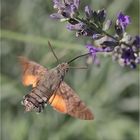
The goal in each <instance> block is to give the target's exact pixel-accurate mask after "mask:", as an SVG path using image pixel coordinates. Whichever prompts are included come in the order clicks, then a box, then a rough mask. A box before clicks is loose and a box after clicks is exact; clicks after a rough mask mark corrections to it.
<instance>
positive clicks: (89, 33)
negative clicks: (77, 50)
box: [51, 0, 140, 68]
mask: <svg viewBox="0 0 140 140" xmlns="http://www.w3.org/2000/svg"><path fill="white" fill-rule="evenodd" d="M53 3H54V8H55V9H57V13H54V14H52V15H51V17H52V18H55V19H60V20H61V21H62V20H63V21H67V22H68V24H67V26H66V27H67V29H68V30H70V31H75V32H76V36H77V37H79V36H86V37H90V39H92V41H93V40H94V43H95V44H96V45H97V46H99V47H98V48H97V47H95V44H94V46H93V45H91V44H88V45H86V48H87V49H88V51H89V53H90V56H92V58H93V60H94V63H96V62H99V60H98V59H97V53H99V52H102V53H110V54H112V58H113V60H115V61H118V62H119V64H120V65H122V66H129V67H131V68H136V66H137V64H140V37H139V36H135V37H133V36H131V35H130V34H127V33H126V27H127V26H128V25H129V24H130V22H131V21H130V17H129V16H128V15H125V14H123V13H122V12H119V14H118V16H117V20H116V23H115V26H111V25H112V21H111V20H109V19H106V17H107V14H106V11H105V10H104V9H101V10H98V11H95V10H92V9H91V8H90V7H89V6H88V5H87V6H85V9H84V12H85V17H83V18H80V16H79V15H80V13H79V11H78V10H79V9H78V8H79V4H80V0H53ZM110 27H115V34H113V35H111V34H109V33H107V30H108V29H110Z"/></svg>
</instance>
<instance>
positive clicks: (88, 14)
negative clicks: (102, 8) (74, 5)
mask: <svg viewBox="0 0 140 140" xmlns="http://www.w3.org/2000/svg"><path fill="white" fill-rule="evenodd" d="M85 14H86V17H87V18H91V17H92V16H93V11H92V10H91V8H90V7H89V6H88V5H87V6H85Z"/></svg>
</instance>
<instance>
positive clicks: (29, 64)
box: [19, 56, 47, 87]
mask: <svg viewBox="0 0 140 140" xmlns="http://www.w3.org/2000/svg"><path fill="white" fill-rule="evenodd" d="M19 61H20V64H21V66H22V83H23V85H25V86H29V85H32V86H33V87H35V86H36V83H37V81H38V79H39V77H40V76H41V75H43V74H44V73H45V72H46V71H47V69H46V68H45V67H43V66H41V65H39V64H37V63H36V62H34V61H30V60H28V59H27V58H25V57H23V56H20V57H19Z"/></svg>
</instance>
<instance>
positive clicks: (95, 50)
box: [86, 44, 104, 65]
mask: <svg viewBox="0 0 140 140" xmlns="http://www.w3.org/2000/svg"><path fill="white" fill-rule="evenodd" d="M86 48H87V49H88V52H89V53H90V55H91V56H92V58H93V62H94V63H95V64H96V65H99V64H100V61H99V59H98V58H97V53H98V52H104V50H103V49H102V48H96V47H94V46H93V45H91V44H87V45H86Z"/></svg>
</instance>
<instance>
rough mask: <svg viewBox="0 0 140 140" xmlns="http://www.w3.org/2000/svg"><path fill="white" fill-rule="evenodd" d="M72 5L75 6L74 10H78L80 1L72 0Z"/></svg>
mask: <svg viewBox="0 0 140 140" xmlns="http://www.w3.org/2000/svg"><path fill="white" fill-rule="evenodd" d="M74 5H75V6H76V8H77V9H78V7H79V5H80V0H74Z"/></svg>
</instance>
